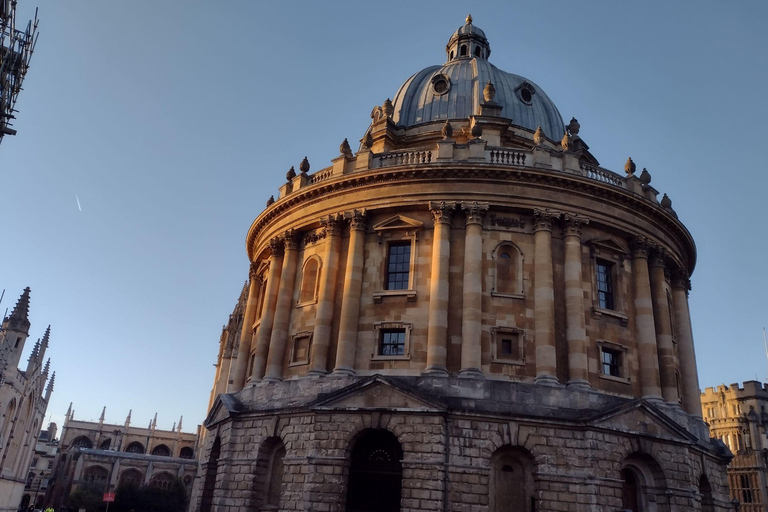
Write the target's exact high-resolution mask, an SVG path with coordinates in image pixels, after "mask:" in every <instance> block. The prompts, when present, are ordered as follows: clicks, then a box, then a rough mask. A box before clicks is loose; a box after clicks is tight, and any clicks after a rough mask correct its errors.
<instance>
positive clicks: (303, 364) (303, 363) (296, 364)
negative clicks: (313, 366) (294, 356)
mask: <svg viewBox="0 0 768 512" xmlns="http://www.w3.org/2000/svg"><path fill="white" fill-rule="evenodd" d="M308 364H309V359H307V360H306V361H295V362H293V363H288V368H292V367H294V366H305V365H308Z"/></svg>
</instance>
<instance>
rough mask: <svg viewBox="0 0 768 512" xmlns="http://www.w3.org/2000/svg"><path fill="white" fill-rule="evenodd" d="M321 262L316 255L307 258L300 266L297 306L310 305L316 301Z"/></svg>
mask: <svg viewBox="0 0 768 512" xmlns="http://www.w3.org/2000/svg"><path fill="white" fill-rule="evenodd" d="M321 267H322V261H321V260H320V257H319V256H317V255H316V254H313V255H312V256H309V257H308V258H307V259H306V260H305V261H304V265H303V266H302V270H301V287H300V289H299V304H306V303H311V302H314V301H316V300H317V289H318V286H319V284H320V269H321Z"/></svg>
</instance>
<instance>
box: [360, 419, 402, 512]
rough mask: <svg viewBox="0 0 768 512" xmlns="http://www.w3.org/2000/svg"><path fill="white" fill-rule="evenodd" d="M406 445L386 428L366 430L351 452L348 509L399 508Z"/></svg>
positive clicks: (377, 510)
mask: <svg viewBox="0 0 768 512" xmlns="http://www.w3.org/2000/svg"><path fill="white" fill-rule="evenodd" d="M402 460H403V448H402V446H401V445H400V441H398V439H397V437H396V436H395V435H394V434H393V433H392V432H390V431H388V430H385V429H370V428H369V429H365V430H363V431H361V432H360V433H359V434H358V435H357V436H355V439H354V443H353V445H352V450H351V453H350V469H349V481H348V485H347V512H358V511H371V512H390V511H392V512H395V511H399V510H400V500H401V494H402V480H403V465H402Z"/></svg>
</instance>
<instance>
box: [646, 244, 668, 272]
mask: <svg viewBox="0 0 768 512" xmlns="http://www.w3.org/2000/svg"><path fill="white" fill-rule="evenodd" d="M668 258H669V253H668V252H667V250H666V249H664V248H663V247H661V246H660V245H655V246H653V247H651V250H650V261H649V264H650V266H652V267H661V268H667V259H668Z"/></svg>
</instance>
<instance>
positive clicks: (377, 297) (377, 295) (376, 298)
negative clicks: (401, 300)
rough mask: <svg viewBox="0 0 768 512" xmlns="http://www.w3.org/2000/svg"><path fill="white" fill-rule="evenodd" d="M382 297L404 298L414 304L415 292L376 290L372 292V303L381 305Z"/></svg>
mask: <svg viewBox="0 0 768 512" xmlns="http://www.w3.org/2000/svg"><path fill="white" fill-rule="evenodd" d="M384 297H405V298H406V300H407V301H408V302H416V290H377V291H375V292H373V302H375V303H376V304H381V302H382V301H383V300H384Z"/></svg>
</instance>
